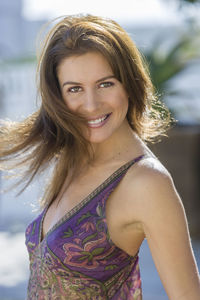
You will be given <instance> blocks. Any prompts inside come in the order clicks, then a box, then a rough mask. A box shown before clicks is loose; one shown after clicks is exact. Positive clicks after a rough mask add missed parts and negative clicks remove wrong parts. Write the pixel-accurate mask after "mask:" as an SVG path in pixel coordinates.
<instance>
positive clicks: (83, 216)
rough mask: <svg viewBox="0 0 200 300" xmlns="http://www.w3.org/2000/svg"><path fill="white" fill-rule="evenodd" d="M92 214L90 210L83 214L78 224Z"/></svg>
mask: <svg viewBox="0 0 200 300" xmlns="http://www.w3.org/2000/svg"><path fill="white" fill-rule="evenodd" d="M91 216H92V214H91V213H90V212H88V213H87V214H85V215H82V216H81V217H80V218H79V219H78V221H77V225H79V224H80V223H81V222H82V221H83V220H84V219H87V218H89V217H91Z"/></svg>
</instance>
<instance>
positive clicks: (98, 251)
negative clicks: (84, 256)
mask: <svg viewBox="0 0 200 300" xmlns="http://www.w3.org/2000/svg"><path fill="white" fill-rule="evenodd" d="M103 251H104V248H96V249H94V250H93V251H92V252H91V254H92V255H99V254H101V253H102V252H103Z"/></svg>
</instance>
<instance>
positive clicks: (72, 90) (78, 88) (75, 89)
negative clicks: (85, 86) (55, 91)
mask: <svg viewBox="0 0 200 300" xmlns="http://www.w3.org/2000/svg"><path fill="white" fill-rule="evenodd" d="M67 91H68V93H78V92H80V91H81V87H80V86H73V87H70V88H69V89H68V90H67Z"/></svg>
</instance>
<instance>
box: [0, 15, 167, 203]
mask: <svg viewBox="0 0 200 300" xmlns="http://www.w3.org/2000/svg"><path fill="white" fill-rule="evenodd" d="M90 51H98V52H100V53H101V54H103V56H104V57H105V58H106V59H107V61H108V63H109V64H110V66H111V68H112V71H113V73H114V75H115V76H116V78H117V79H118V80H119V81H120V82H121V83H122V84H123V86H124V88H125V89H126V91H127V93H128V95H129V108H128V113H127V120H128V122H129V124H130V126H131V128H132V129H133V130H134V131H135V132H136V133H137V134H138V135H139V137H140V138H141V139H142V140H144V141H153V140H154V139H155V138H156V137H159V136H161V135H164V134H165V132H166V129H167V128H168V127H169V123H170V122H169V121H170V117H169V113H168V110H167V109H166V108H165V107H164V106H163V105H162V104H161V103H160V102H159V100H158V99H157V98H156V97H155V93H154V89H153V86H152V82H151V79H150V76H149V73H148V69H147V67H146V65H145V63H144V60H143V58H142V56H141V54H140V52H139V51H138V49H137V47H136V46H135V44H134V42H133V41H132V39H131V38H130V36H129V35H128V34H127V32H126V31H125V30H124V29H123V28H121V27H120V25H119V24H117V23H116V22H115V21H113V20H110V19H107V18H102V17H97V16H92V15H74V16H66V17H62V18H61V19H59V21H58V20H57V23H56V24H55V25H54V26H53V27H52V28H51V29H50V30H49V32H48V34H47V35H46V38H45V40H44V42H43V44H42V50H41V53H40V56H39V58H38V67H37V83H38V93H39V95H40V98H41V107H40V109H39V110H38V111H36V112H35V113H33V114H32V115H30V116H29V117H27V118H26V119H25V120H23V121H22V122H18V123H13V122H10V123H4V124H3V125H2V126H1V127H0V138H1V147H0V163H1V169H4V170H5V169H7V170H8V169H9V168H13V167H20V168H23V170H24V166H25V167H26V169H25V171H24V173H23V177H22V179H21V180H20V182H24V183H25V184H24V187H23V189H22V190H24V189H25V188H26V187H27V186H28V185H29V184H30V182H31V181H32V180H33V178H34V177H35V175H36V174H39V173H40V172H41V171H43V170H45V169H46V168H48V167H49V165H53V167H54V169H53V175H52V177H51V179H50V180H49V184H48V185H47V187H46V192H45V195H44V197H43V201H42V205H43V206H45V205H46V204H47V203H51V202H52V201H53V200H54V199H55V198H56V197H57V195H58V193H59V191H60V190H61V187H62V186H63V184H64V181H65V179H66V177H70V176H71V178H73V176H74V174H76V172H77V170H78V166H79V163H80V161H81V160H82V159H83V157H84V159H85V158H87V161H88V162H89V161H91V160H92V157H93V153H92V151H91V147H90V144H89V142H88V141H86V140H85V138H84V137H83V135H82V133H81V124H82V122H83V121H84V119H83V117H81V116H78V115H75V114H73V113H71V112H70V111H69V110H68V108H67V107H66V104H65V103H64V100H63V98H62V95H61V91H60V87H59V83H58V78H57V68H58V66H59V65H60V64H61V63H62V61H63V59H65V58H67V57H70V56H74V55H82V54H85V53H87V52H90ZM11 160H12V161H13V164H12V165H10V163H9V164H8V162H10V161H11Z"/></svg>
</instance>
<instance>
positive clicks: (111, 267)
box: [105, 265, 117, 270]
mask: <svg viewBox="0 0 200 300" xmlns="http://www.w3.org/2000/svg"><path fill="white" fill-rule="evenodd" d="M116 268H117V265H109V266H106V267H105V270H114V269H116Z"/></svg>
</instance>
